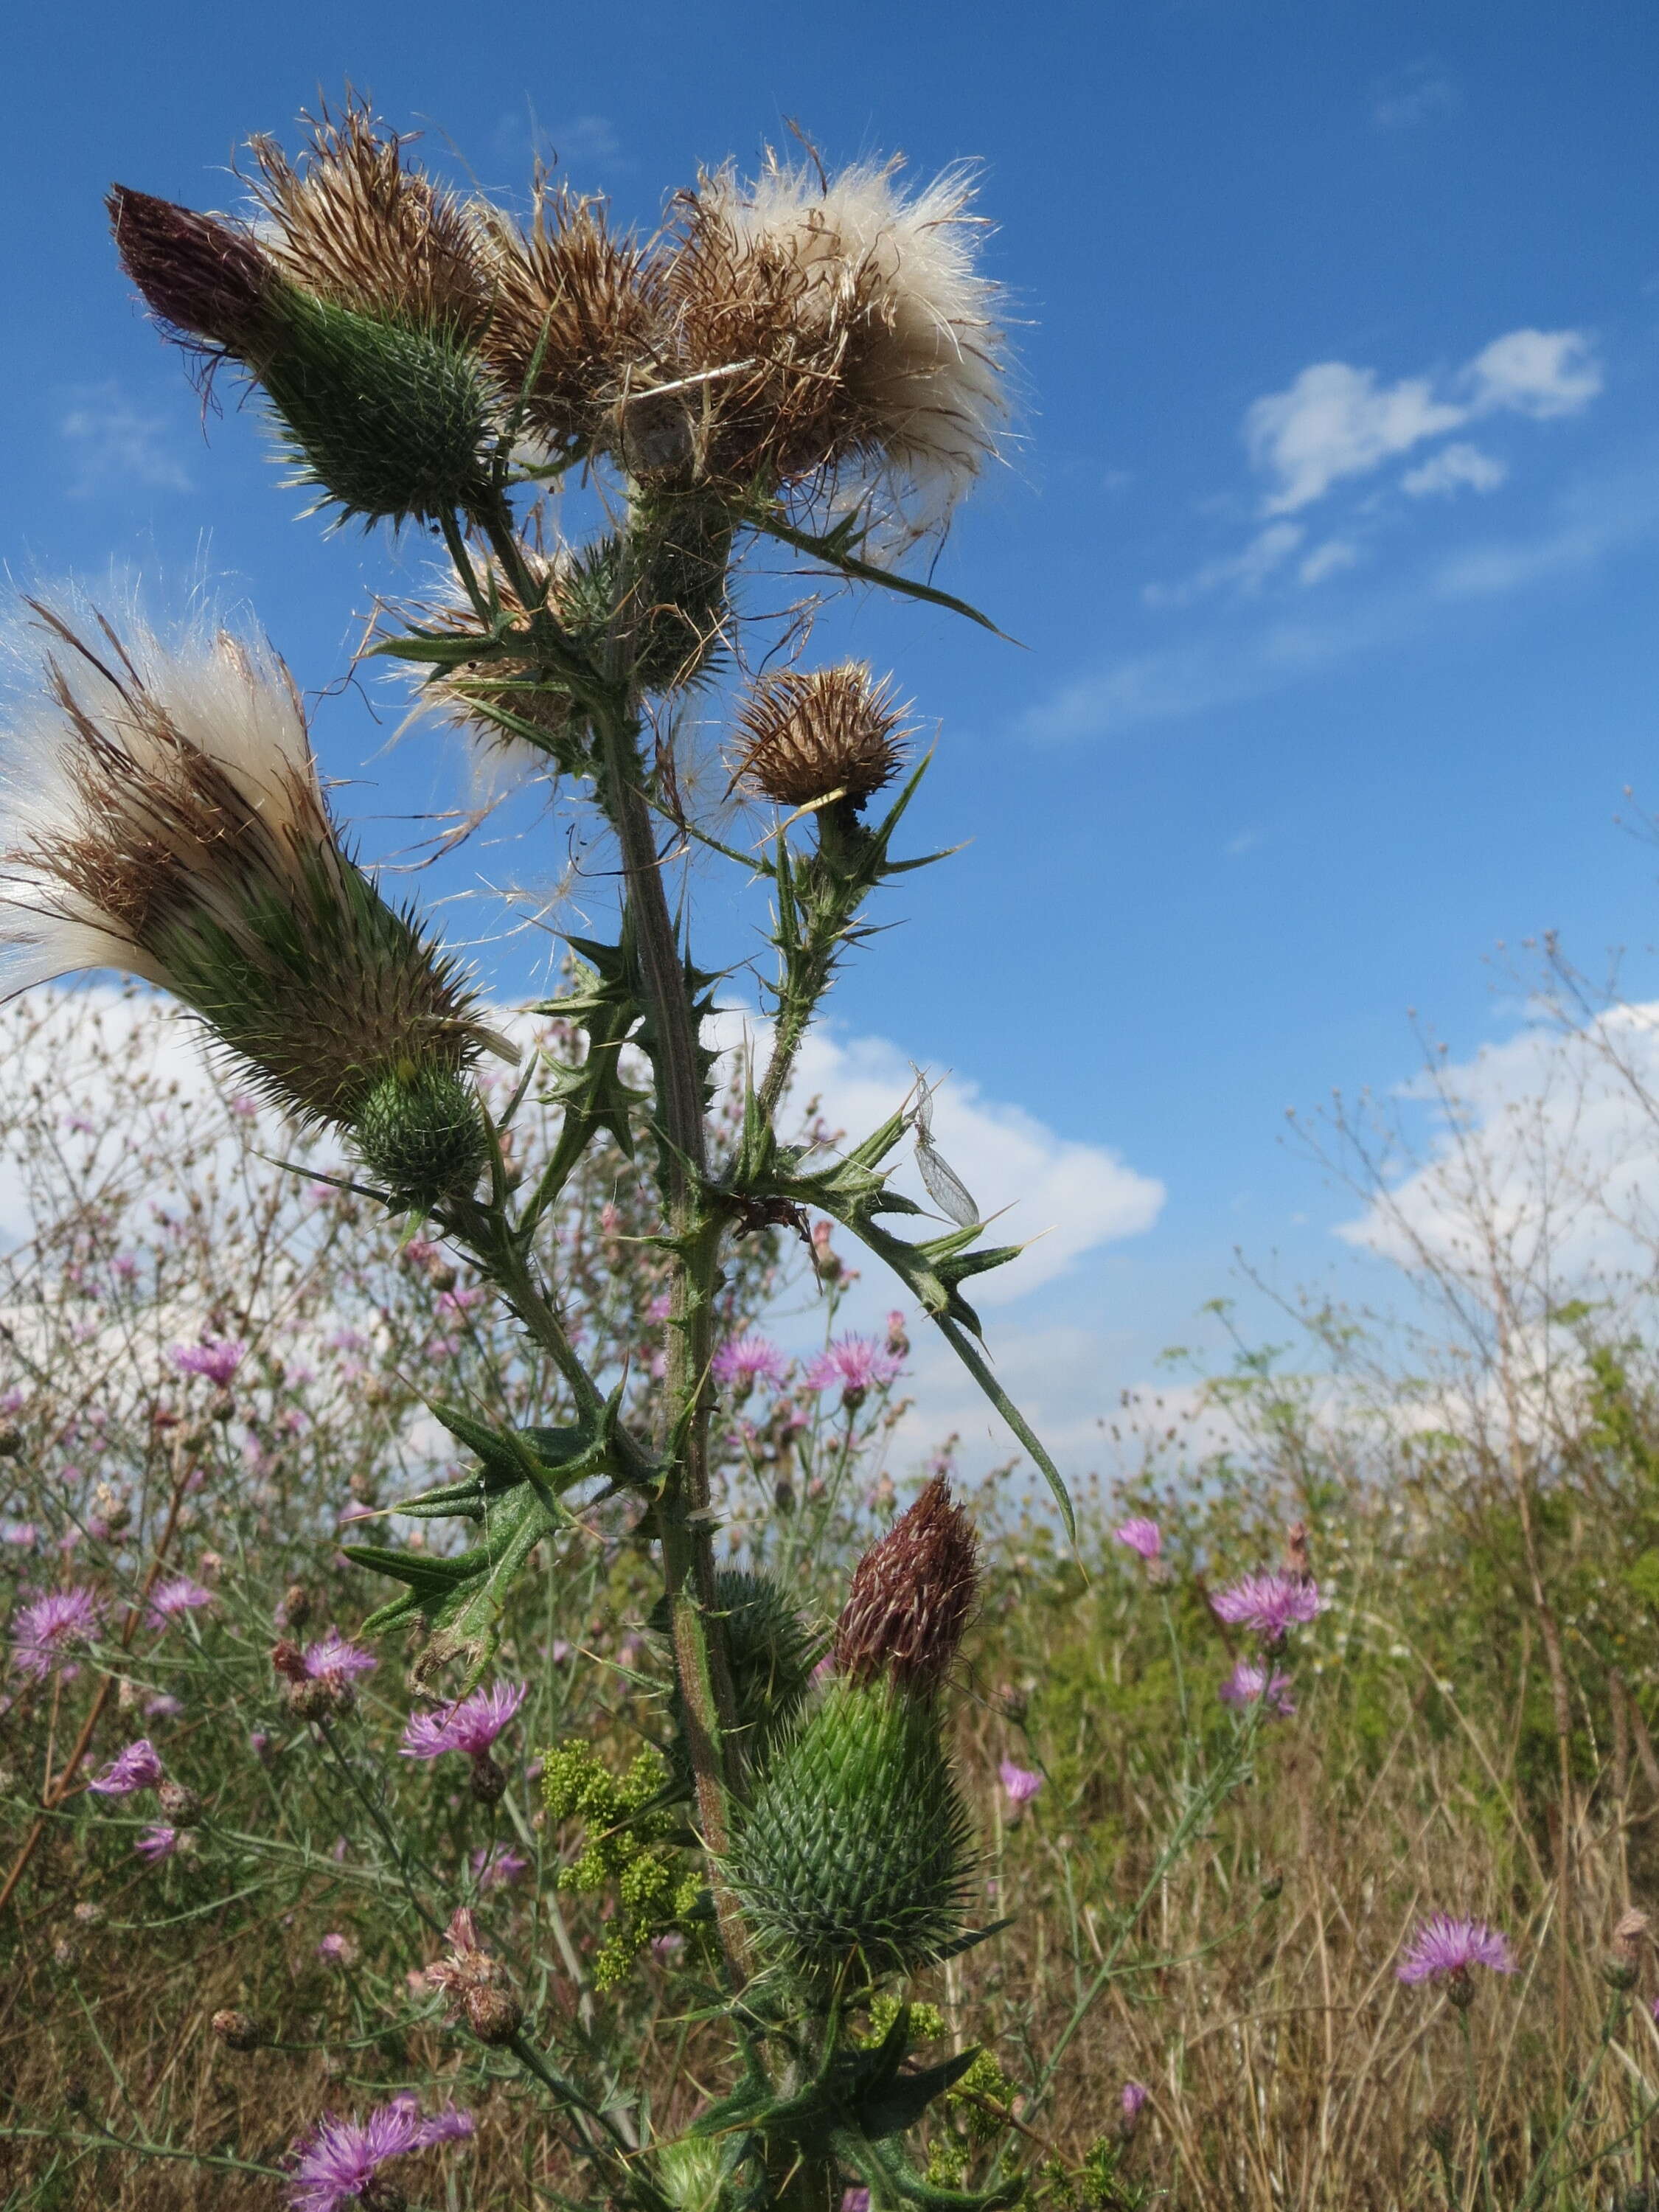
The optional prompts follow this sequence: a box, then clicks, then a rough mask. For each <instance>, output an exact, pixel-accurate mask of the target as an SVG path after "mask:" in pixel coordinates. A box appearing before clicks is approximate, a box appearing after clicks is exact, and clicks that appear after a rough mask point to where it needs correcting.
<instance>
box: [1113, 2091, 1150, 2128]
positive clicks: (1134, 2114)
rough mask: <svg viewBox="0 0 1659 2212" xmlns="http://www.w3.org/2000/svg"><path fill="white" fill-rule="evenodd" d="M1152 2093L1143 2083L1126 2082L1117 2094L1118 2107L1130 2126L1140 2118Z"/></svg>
mask: <svg viewBox="0 0 1659 2212" xmlns="http://www.w3.org/2000/svg"><path fill="white" fill-rule="evenodd" d="M1151 2095H1152V2091H1151V2090H1150V2089H1149V2088H1148V2087H1146V2083H1145V2082H1144V2081H1126V2082H1125V2083H1124V2085H1123V2087H1122V2088H1121V2091H1120V2092H1119V2093H1118V2100H1117V2101H1118V2106H1119V2109H1120V2110H1121V2112H1122V2114H1123V2117H1124V2118H1125V2119H1126V2120H1127V2121H1128V2122H1129V2124H1130V2125H1131V2126H1133V2124H1134V2123H1135V2121H1137V2120H1138V2119H1139V2118H1140V2114H1141V2111H1142V2108H1143V2107H1144V2106H1145V2105H1146V2100H1147V2098H1148V2097H1150V2096H1151Z"/></svg>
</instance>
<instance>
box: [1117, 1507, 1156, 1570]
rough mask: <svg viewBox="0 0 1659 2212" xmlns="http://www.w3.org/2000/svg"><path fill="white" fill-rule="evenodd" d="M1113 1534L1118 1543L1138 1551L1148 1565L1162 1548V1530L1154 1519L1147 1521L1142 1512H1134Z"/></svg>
mask: <svg viewBox="0 0 1659 2212" xmlns="http://www.w3.org/2000/svg"><path fill="white" fill-rule="evenodd" d="M1112 1534H1113V1535H1114V1536H1115V1538H1116V1539H1117V1541H1118V1542H1119V1543H1120V1544H1127V1546H1128V1547H1129V1549H1130V1550H1131V1551H1132V1552H1139V1554H1140V1556H1141V1558H1142V1559H1145V1560H1146V1563H1147V1565H1149V1566H1150V1565H1152V1561H1153V1560H1154V1559H1157V1558H1158V1556H1159V1555H1160V1554H1161V1553H1162V1552H1163V1549H1164V1532H1163V1530H1162V1529H1161V1528H1159V1527H1158V1523H1157V1522H1156V1521H1148V1520H1147V1519H1146V1516H1145V1515H1144V1514H1139V1513H1138V1514H1136V1515H1135V1516H1133V1518H1132V1519H1130V1520H1127V1521H1126V1522H1124V1523H1123V1526H1122V1527H1121V1528H1114V1529H1113V1531H1112Z"/></svg>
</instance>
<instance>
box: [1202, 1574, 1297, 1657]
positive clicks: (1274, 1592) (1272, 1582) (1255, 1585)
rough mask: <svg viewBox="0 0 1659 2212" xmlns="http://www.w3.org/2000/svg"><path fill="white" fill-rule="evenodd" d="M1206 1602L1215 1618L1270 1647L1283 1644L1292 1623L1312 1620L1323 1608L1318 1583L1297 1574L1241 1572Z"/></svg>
mask: <svg viewBox="0 0 1659 2212" xmlns="http://www.w3.org/2000/svg"><path fill="white" fill-rule="evenodd" d="M1210 1603H1211V1605H1212V1607H1214V1609H1215V1612H1216V1614H1217V1617H1218V1619H1220V1620H1225V1621H1227V1622H1230V1623H1231V1626H1234V1627H1235V1628H1248V1629H1249V1630H1251V1631H1252V1632H1254V1633H1255V1635H1257V1636H1259V1637H1260V1638H1261V1640H1262V1642H1263V1643H1264V1644H1267V1647H1268V1648H1269V1649H1270V1650H1271V1649H1272V1648H1273V1646H1274V1645H1276V1644H1281V1643H1283V1641H1284V1639H1285V1631H1286V1630H1287V1629H1288V1628H1290V1626H1291V1624H1292V1623H1293V1622H1294V1623H1304V1622H1307V1621H1310V1620H1315V1619H1316V1617H1317V1616H1318V1614H1319V1613H1322V1611H1323V1610H1324V1602H1323V1601H1322V1598H1321V1597H1320V1595H1319V1585H1318V1583H1316V1582H1314V1581H1313V1580H1312V1579H1311V1578H1310V1577H1303V1576H1300V1575H1244V1576H1242V1577H1240V1579H1239V1580H1238V1581H1237V1582H1236V1583H1230V1584H1229V1586H1228V1587H1227V1588H1226V1589H1224V1590H1218V1591H1217V1592H1216V1593H1215V1595H1214V1596H1213V1597H1212V1599H1211V1600H1210Z"/></svg>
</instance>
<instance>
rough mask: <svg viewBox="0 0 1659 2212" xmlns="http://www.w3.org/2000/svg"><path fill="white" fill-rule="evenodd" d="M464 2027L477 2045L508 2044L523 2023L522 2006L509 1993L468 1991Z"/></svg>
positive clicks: (508, 1991) (504, 1991)
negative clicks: (468, 2030) (466, 2027)
mask: <svg viewBox="0 0 1659 2212" xmlns="http://www.w3.org/2000/svg"><path fill="white" fill-rule="evenodd" d="M465 2010H466V2024H467V2026H468V2027H470V2028H471V2030H472V2033H474V2035H476V2036H477V2039H478V2040H479V2042H480V2043H489V2044H502V2043H511V2042H512V2040H513V2037H514V2036H515V2035H516V2034H517V2033H518V2032H519V2030H520V2027H521V2026H522V2025H523V2022H524V2007H523V2005H522V2004H520V2002H519V2000H518V1998H517V1997H516V1996H514V1995H513V1991H512V1990H503V1989H486V1990H469V1991H468V1992H467V1996H466V2000H465Z"/></svg>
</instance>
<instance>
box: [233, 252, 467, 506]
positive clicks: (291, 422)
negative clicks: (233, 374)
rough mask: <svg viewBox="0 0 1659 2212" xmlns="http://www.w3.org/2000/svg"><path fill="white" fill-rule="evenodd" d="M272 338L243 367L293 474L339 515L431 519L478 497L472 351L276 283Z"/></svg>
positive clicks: (441, 334)
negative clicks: (282, 435) (277, 428)
mask: <svg viewBox="0 0 1659 2212" xmlns="http://www.w3.org/2000/svg"><path fill="white" fill-rule="evenodd" d="M273 307H274V313H273V333H274V334H273V337H272V338H271V339H270V341H268V342H267V343H265V344H264V346H262V347H261V349H260V350H259V351H258V353H257V354H256V355H254V356H252V358H250V360H249V362H248V366H249V367H250V368H252V371H253V373H254V374H256V375H257V376H258V379H259V381H260V382H261V383H262V384H263V385H264V388H265V392H266V393H267V395H268V396H269V398H270V404H271V406H272V409H273V410H274V411H275V413H276V416H277V417H278V420H279V422H281V424H282V427H283V430H284V431H285V432H286V434H287V440H288V442H289V448H290V451H291V452H292V453H293V456H294V459H295V461H296V462H297V463H298V464H299V468H300V477H299V481H301V482H302V483H309V484H314V485H315V486H316V487H317V488H318V489H319V491H320V492H321V494H322V495H323V498H324V500H325V501H330V502H332V503H333V504H335V505H337V507H339V509H340V510H341V517H342V520H344V519H347V518H349V517H350V516H352V515H354V514H361V515H362V516H363V517H364V518H365V520H368V521H371V522H374V521H390V522H393V523H398V522H403V521H405V520H410V518H411V517H412V518H414V519H416V520H436V519H438V518H439V517H441V516H442V515H445V514H448V513H453V511H454V510H455V509H456V508H457V507H459V508H461V509H463V510H464V511H465V512H466V513H477V511H478V509H479V508H480V507H483V505H484V504H485V503H487V501H488V499H489V473H488V469H487V466H486V465H485V462H484V460H483V457H482V448H483V441H484V438H485V435H486V434H487V431H488V428H489V392H488V390H487V387H486V386H485V384H484V381H483V376H482V374H481V373H480V370H479V368H478V363H477V356H476V355H475V354H473V353H472V351H471V349H470V348H469V347H467V346H466V345H465V343H462V342H461V341H460V340H459V338H458V337H455V336H453V335H452V334H451V333H450V332H448V331H445V330H443V329H441V328H431V329H428V328H422V327H421V326H420V325H416V324H411V323H405V322H394V321H387V320H382V319H380V318H379V317H377V316H374V315H366V314H361V313H358V312H357V311H356V309H354V308H351V307H337V306H335V305H334V304H333V303H332V302H331V301H325V300H315V299H313V298H311V297H310V296H309V295H307V294H306V293H303V292H301V291H297V290H295V289H294V288H293V287H291V286H287V285H283V286H280V287H279V288H278V289H277V291H276V295H275V300H274V303H273Z"/></svg>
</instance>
